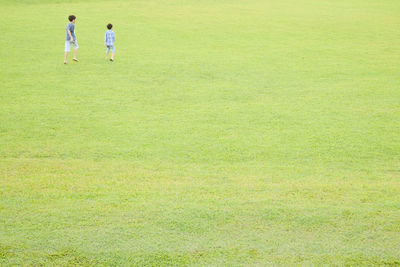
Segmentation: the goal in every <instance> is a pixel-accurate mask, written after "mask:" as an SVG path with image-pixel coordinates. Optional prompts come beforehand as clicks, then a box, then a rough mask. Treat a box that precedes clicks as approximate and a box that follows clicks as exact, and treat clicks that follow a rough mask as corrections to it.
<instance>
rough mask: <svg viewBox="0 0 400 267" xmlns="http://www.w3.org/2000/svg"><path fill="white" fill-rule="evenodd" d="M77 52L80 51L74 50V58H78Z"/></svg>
mask: <svg viewBox="0 0 400 267" xmlns="http://www.w3.org/2000/svg"><path fill="white" fill-rule="evenodd" d="M76 53H78V49H75V50H74V59H75V60H76Z"/></svg>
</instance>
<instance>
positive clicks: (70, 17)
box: [68, 15, 76, 21]
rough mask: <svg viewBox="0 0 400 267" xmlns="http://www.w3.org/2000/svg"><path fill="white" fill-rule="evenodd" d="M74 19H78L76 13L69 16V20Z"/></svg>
mask: <svg viewBox="0 0 400 267" xmlns="http://www.w3.org/2000/svg"><path fill="white" fill-rule="evenodd" d="M74 19H76V17H75V16H74V15H71V16H69V17H68V20H69V21H73V20H74Z"/></svg>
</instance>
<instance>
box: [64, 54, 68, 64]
mask: <svg viewBox="0 0 400 267" xmlns="http://www.w3.org/2000/svg"><path fill="white" fill-rule="evenodd" d="M67 57H68V52H65V56H64V64H67Z"/></svg>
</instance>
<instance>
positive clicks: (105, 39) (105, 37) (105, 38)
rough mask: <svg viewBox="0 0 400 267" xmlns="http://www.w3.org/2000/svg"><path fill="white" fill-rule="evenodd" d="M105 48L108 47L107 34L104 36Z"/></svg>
mask: <svg viewBox="0 0 400 267" xmlns="http://www.w3.org/2000/svg"><path fill="white" fill-rule="evenodd" d="M104 46H107V32H106V34H104Z"/></svg>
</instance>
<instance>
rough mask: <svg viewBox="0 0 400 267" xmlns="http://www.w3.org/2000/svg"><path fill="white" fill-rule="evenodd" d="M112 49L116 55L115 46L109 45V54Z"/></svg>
mask: <svg viewBox="0 0 400 267" xmlns="http://www.w3.org/2000/svg"><path fill="white" fill-rule="evenodd" d="M110 49H111V51H112V52H113V53H115V45H107V53H109V52H110Z"/></svg>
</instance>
